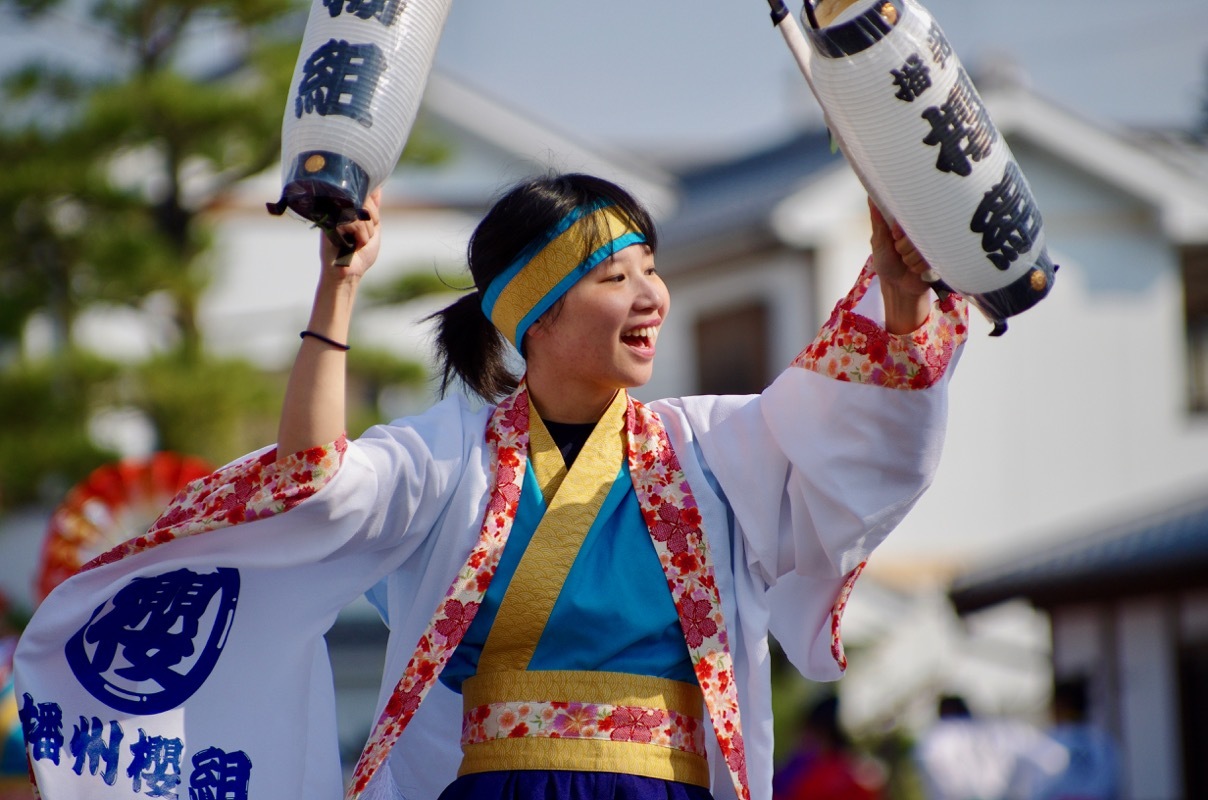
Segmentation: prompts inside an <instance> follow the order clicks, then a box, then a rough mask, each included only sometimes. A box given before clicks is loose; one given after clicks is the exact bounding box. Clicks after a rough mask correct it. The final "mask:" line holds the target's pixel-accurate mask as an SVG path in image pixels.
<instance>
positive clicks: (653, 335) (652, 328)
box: [621, 325, 659, 348]
mask: <svg viewBox="0 0 1208 800" xmlns="http://www.w3.org/2000/svg"><path fill="white" fill-rule="evenodd" d="M658 338H659V329H658V326H657V325H645V326H643V327H641V328H634V329H633V330H630V331H625V332H624V333H622V334H621V341H622V342H624V343H625V344H627V345H630V346H631V347H642V348H648V347H654V343H655V340H657V339H658Z"/></svg>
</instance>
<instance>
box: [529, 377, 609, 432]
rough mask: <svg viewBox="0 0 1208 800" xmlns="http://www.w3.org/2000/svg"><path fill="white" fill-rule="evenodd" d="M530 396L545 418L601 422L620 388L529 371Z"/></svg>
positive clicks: (560, 420) (561, 420) (542, 417)
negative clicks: (570, 381) (570, 382)
mask: <svg viewBox="0 0 1208 800" xmlns="http://www.w3.org/2000/svg"><path fill="white" fill-rule="evenodd" d="M525 383H526V385H527V386H528V392H529V398H530V399H531V400H532V401H533V407H534V408H536V409H537V413H538V414H540V415H541V419H543V420H547V421H549V422H571V423H581V422H599V420H600V417H602V416H603V415H604V412H605V411H607V410H608V405H609V403H611V402H612V399H613V398H614V397H616V394H617V390H615V389H612V390H609V389H603V388H601V389H595V388H588V387H574V386H569V385H567V384H566V383H565V382H564V381H560V380H558V379H557V378H556V377H554V376H549V377H547V376H544V375H542V374H541V373H540V372H537V373H534V372H533V371H532V370H530V371H529V373H528V375H527V376H526V377H525Z"/></svg>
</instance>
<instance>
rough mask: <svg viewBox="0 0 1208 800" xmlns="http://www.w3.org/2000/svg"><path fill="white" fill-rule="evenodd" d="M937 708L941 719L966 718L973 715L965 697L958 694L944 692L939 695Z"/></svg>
mask: <svg viewBox="0 0 1208 800" xmlns="http://www.w3.org/2000/svg"><path fill="white" fill-rule="evenodd" d="M938 710H939V715H940V718H941V719H967V718H969V717H972V716H973V714H972V713H970V711H969V706H968V704H966V703H965V698H963V697H961V696H960V695H958V694H946V695H944V696H943V697H941V698H940V701H939V704H938Z"/></svg>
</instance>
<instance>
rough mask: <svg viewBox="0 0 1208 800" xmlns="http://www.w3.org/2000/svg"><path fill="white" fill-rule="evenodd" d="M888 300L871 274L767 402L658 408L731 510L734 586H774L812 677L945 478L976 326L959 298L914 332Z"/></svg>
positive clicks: (715, 401) (788, 644)
mask: <svg viewBox="0 0 1208 800" xmlns="http://www.w3.org/2000/svg"><path fill="white" fill-rule="evenodd" d="M870 289H871V291H870ZM878 306H880V301H879V297H878V296H877V293H876V291H875V279H874V277H873V275H872V273H871V272H870V271H868V270H866V271H865V272H864V273H862V275H861V278H860V281H859V282H858V283H857V287H856V289H855V290H853V292H852V294H851V295H849V296H848V297H847V298H845V299H844V300H843V301H842V302H840V304H839V305H838V306H837V307H836V309H835V313H834V314H833V315H832V317H831V319H830V320H829V321H828V322H827V324H826V325H825V326H824V327H823V329H822V331H821V332H820V334H819V336H818V338H817V339H815V341H814V342H813V343H811V345H810V346H809V347H807V348H806V349H805V350H804V351H803V352H802V354H801V355H800V356H798V358H797V359H795V360H794V362H793V364H792V365H791V366H790V367H789V368H788V369H787V370H785V371H784V372H783V373H782V374H781V375H780V376H779V377H778V378H777V379H776V380H775V381H774V382H773V384H772V385H771V386H769V387H768V389H766V390H765V391H764V392H763V393H762V394H760V395H752V396H745V397H691V398H683V399H679V400H672V401H665V405H664V404H662V403H660V404H653V405H652V407H654V408H655V409H656V410H661V409H662V408H665V409H667V411H668V412H669V413H668V416H674V417H677V418H678V419H682V420H683V422H684V424H683V426H682V427H683V428H684V431H683V433H682V434H680V436H682V437H683V439H684V440H685V441H684V442H683V444H682V445H680V444H679V443H677V447H680V446H683V447H684V448H690V449H691V451H692V453H693V454H695V455H696V456H697V457H699V458H700V459H701V461H702V462H703V464H702V468H703V470H704V471H705V473H706V474H707V475H708V476H709V480H710V482H711V483H713V484H715V485H716V488H717V489H718V490H719V492H720V495H721V499H722V501H723V502H724V503H725V505H726V506H727V507H728V508H729V509H730V513H731V518H732V523H731V524H732V530H731V531H730V532H729V535H730V537H731V542H732V547H733V550H734V553H735V555H736V556H739V557H740V558H741V559H742V563H735V564H733V565H732V568H733V569H734V570H735V571H736V573H737V572H739V571H745V573H746V574H745V576H743V577H741V578H738V580H737V583H743V582H744V578H745V582H746V585H747V586H749V587H751V588H752V590H753V591H756V592H757V591H758V589H759V587H763V591H764V592H766V593H767V597H766V599H765V601H763V602H766V603H767V605H768V606H769V611H770V614H771V618H770V622H769V626H770V628H771V630H772V631H773V633H776V634H777V638H778V639H779V640H781V643H782V644H783V645H785V648H786V650H788V651H790V657H793V656H794V652H793V651H794V650H795V651H796V655H797V657H794V658H793V660H794V662H795V663H797V664H798V666H799V667H804V665H806V664H809V665H810V667H809V669H808V670H805V669H803V671H806V672H807V674H810V673H812V674H815V675H818V674H819V670H820V669H822V668H823V667H824V666H825V664H826V663H830V669H833V668H834V666H835V663H837V664H838V665H839V667H840V668H842V666H843V665H844V663H845V662H844V661H843V657H842V651H841V647H839V642H838V619H839V615H840V614H841V612H842V606H843V603H844V600H845V597H846V589H848V588H850V582H851V580H854V577H855V576H856V575H857V574H858V569H859V568H860V567H861V565H862V564H863V563H864V562H865V561H866V560H867V559H868V557H869V554H870V553H871V552H872V551H873V549H874V548H875V547H876V546H877V545H878V544H880V542H881V541H883V540H884V538H885V536H886V535H888V534H889V532H890V531H892V530H893V529H894V527H895V526H897V524H898V523H899V522H900V521H901V520H902V519H903V518H904V517H905V515H906V513H907V512H908V511H909V510H910V509H911V507H912V506H913V505H914V504H915V503H916V502H917V500H918V499H919V497H920V496H921V495H922V493H923V492H924V491H925V490H926V488H927V487H928V485H929V484H930V482H931V480H932V477H933V476H934V473H935V470H936V468H937V466H938V464H939V457H940V452H941V450H942V447H943V441H944V432H945V427H946V422H947V403H948V401H947V384H948V381H949V380H950V379H951V376H952V373H953V369H952V367H953V366H954V365H955V361H956V360H957V358H958V356H959V352H960V348H961V343H962V342H963V340H964V337H965V335H966V331H967V323H966V320H967V317H966V313H967V312H966V310H965V308H964V304H963V302H962V301H959V299H956V298H955V297H954V296H951V297H949V298H948V299H947V300H946V301H944V302H941V303H937V304H936V307H935V309H934V310H933V313H932V315H931V317H930V318H929V320H928V322H927V323H926V324H925V325H924V326H923V328H920V330H919V331H916V332H914V333H913V334H908V335H906V336H893V335H891V334H888V333H886V332H885V331H884V329H883V328H881V327H880V326H879V325H878V324H877V320H876V318H875V316H876V312H877V307H878ZM678 419H677V420H676V422H675V423H674V426H675V427H677V428H679V427H681V426H680V425H679V424H678ZM744 568H745V570H744ZM779 630H784V631H785V634H784V635H781V633H780V632H779ZM832 657H833V661H832Z"/></svg>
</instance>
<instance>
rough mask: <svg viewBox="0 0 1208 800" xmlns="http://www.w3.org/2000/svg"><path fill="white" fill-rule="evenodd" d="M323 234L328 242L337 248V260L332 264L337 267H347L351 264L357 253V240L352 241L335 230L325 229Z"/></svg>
mask: <svg viewBox="0 0 1208 800" xmlns="http://www.w3.org/2000/svg"><path fill="white" fill-rule="evenodd" d="M323 233H324V234H326V236H327V239H328V241H330V242H331V243H332V244H334V245H335V246H336V258H335V261H333V262H332V263H334V264H335V265H336V266H337V267H347V266H348V265H349V264H351V263H352V256H353V254H354V253H356V251H357V243H356V240H355V239H351V240H350V237H348V236H344V235H342V234H340V233H339V232H338V231H336V229H335V228H323Z"/></svg>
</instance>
